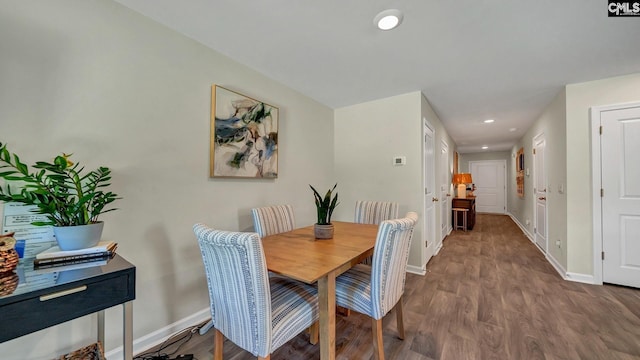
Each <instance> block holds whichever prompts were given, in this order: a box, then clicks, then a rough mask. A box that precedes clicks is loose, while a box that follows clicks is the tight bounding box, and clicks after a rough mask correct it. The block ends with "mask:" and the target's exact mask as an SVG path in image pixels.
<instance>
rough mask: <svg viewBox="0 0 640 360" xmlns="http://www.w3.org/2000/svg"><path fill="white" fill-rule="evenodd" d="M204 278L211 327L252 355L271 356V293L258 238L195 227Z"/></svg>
mask: <svg viewBox="0 0 640 360" xmlns="http://www.w3.org/2000/svg"><path fill="white" fill-rule="evenodd" d="M193 231H194V232H195V234H196V237H197V238H198V244H199V245H200V252H201V253H202V261H203V262H204V269H205V272H206V275H207V284H208V287H209V300H210V304H211V317H212V321H213V326H214V327H215V328H216V329H217V330H219V331H220V332H222V334H224V336H225V337H227V338H228V339H229V340H231V341H232V342H233V343H235V344H236V345H238V346H240V347H241V348H243V349H245V350H247V351H249V352H251V353H253V354H269V353H270V347H271V341H272V339H271V336H272V331H271V327H272V320H271V293H270V288H269V276H268V273H267V265H266V260H265V257H264V253H263V249H262V242H261V241H260V237H259V236H258V234H256V233H243V232H231V231H221V230H214V229H211V228H209V227H207V226H206V225H203V224H196V225H194V226H193Z"/></svg>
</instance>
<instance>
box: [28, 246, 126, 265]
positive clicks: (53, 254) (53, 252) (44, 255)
mask: <svg viewBox="0 0 640 360" xmlns="http://www.w3.org/2000/svg"><path fill="white" fill-rule="evenodd" d="M116 245H117V244H116V243H114V242H113V241H100V242H99V243H98V244H97V245H96V246H92V247H90V248H86V249H78V250H67V251H64V250H60V248H59V247H58V246H54V247H52V248H49V249H47V250H45V251H43V252H41V253H39V254H38V255H36V259H38V260H41V259H51V258H61V257H66V256H77V255H88V254H99V253H103V252H107V251H112V250H114V249H115V246H116Z"/></svg>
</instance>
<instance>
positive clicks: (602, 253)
mask: <svg viewBox="0 0 640 360" xmlns="http://www.w3.org/2000/svg"><path fill="white" fill-rule="evenodd" d="M602 260H604V251H603V252H602Z"/></svg>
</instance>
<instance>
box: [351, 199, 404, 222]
mask: <svg viewBox="0 0 640 360" xmlns="http://www.w3.org/2000/svg"><path fill="white" fill-rule="evenodd" d="M398 207H399V206H398V203H396V202H388V201H362V200H361V201H356V211H355V216H354V222H357V223H360V224H376V225H377V224H380V223H381V222H382V221H384V220H391V219H396V218H398Z"/></svg>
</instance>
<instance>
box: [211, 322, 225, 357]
mask: <svg viewBox="0 0 640 360" xmlns="http://www.w3.org/2000/svg"><path fill="white" fill-rule="evenodd" d="M215 330H216V333H215V337H214V341H213V359H214V360H222V344H223V343H224V335H222V333H221V332H220V330H218V329H215Z"/></svg>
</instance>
